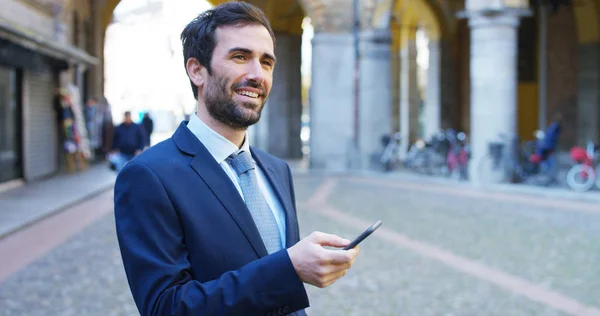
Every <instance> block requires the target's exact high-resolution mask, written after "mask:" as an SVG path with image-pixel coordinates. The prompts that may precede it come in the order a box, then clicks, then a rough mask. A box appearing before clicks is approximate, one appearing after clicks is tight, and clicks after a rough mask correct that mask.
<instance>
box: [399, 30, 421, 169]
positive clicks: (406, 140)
mask: <svg viewBox="0 0 600 316" xmlns="http://www.w3.org/2000/svg"><path fill="white" fill-rule="evenodd" d="M408 32H411V33H413V34H412V35H411V36H407V37H405V39H406V40H405V41H404V46H403V47H402V48H401V50H400V64H401V65H400V133H401V134H402V142H401V149H400V153H401V156H402V157H404V155H405V154H406V152H407V151H408V148H409V146H410V144H412V143H414V142H415V140H416V139H417V137H418V136H419V103H420V99H421V98H420V96H419V90H418V85H417V82H418V81H417V44H416V41H415V36H414V30H411V31H408Z"/></svg>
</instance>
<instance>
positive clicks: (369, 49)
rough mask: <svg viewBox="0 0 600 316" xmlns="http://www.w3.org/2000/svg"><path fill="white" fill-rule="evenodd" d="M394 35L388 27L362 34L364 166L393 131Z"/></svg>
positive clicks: (361, 141) (361, 133) (361, 119)
mask: <svg viewBox="0 0 600 316" xmlns="http://www.w3.org/2000/svg"><path fill="white" fill-rule="evenodd" d="M390 44H391V35H390V32H389V30H387V29H376V30H370V31H363V32H362V33H361V34H360V103H359V104H360V135H359V140H360V154H361V159H360V161H361V167H362V168H363V169H366V168H369V166H370V159H371V157H372V156H373V155H374V154H377V153H379V152H381V142H380V141H379V140H380V139H381V137H382V136H383V135H384V134H389V133H390V132H391V131H392V127H391V124H392V121H391V119H390V117H391V115H392V109H391V97H392V93H391V85H390V80H391V62H390V48H391V47H390V46H391V45H390Z"/></svg>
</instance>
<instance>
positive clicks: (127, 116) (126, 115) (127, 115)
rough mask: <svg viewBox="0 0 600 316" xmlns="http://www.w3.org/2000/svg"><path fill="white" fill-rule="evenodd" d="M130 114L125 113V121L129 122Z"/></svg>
mask: <svg viewBox="0 0 600 316" xmlns="http://www.w3.org/2000/svg"><path fill="white" fill-rule="evenodd" d="M131 122H132V121H131V114H125V123H127V124H131Z"/></svg>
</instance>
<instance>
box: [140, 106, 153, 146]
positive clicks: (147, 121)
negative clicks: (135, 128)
mask: <svg viewBox="0 0 600 316" xmlns="http://www.w3.org/2000/svg"><path fill="white" fill-rule="evenodd" d="M142 127H143V128H144V131H145V132H146V147H150V144H151V142H152V131H154V121H153V120H152V118H150V114H148V112H146V113H144V118H143V119H142Z"/></svg>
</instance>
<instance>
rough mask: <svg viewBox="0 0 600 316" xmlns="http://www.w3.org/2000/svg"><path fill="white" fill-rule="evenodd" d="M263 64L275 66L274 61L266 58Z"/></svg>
mask: <svg viewBox="0 0 600 316" xmlns="http://www.w3.org/2000/svg"><path fill="white" fill-rule="evenodd" d="M262 64H263V65H265V66H267V67H273V62H272V61H270V60H264V61H263V62H262Z"/></svg>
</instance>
